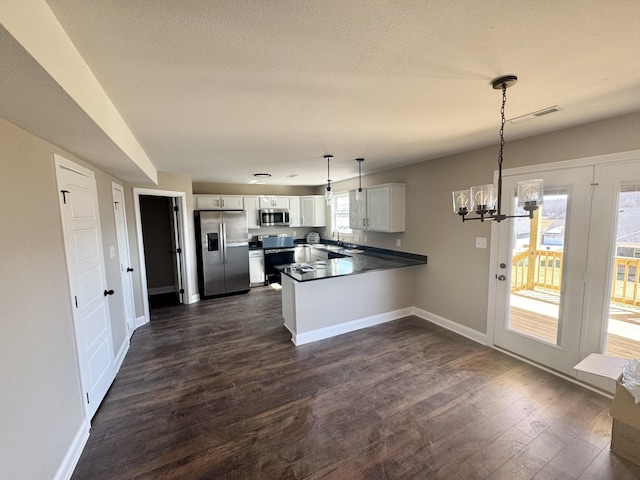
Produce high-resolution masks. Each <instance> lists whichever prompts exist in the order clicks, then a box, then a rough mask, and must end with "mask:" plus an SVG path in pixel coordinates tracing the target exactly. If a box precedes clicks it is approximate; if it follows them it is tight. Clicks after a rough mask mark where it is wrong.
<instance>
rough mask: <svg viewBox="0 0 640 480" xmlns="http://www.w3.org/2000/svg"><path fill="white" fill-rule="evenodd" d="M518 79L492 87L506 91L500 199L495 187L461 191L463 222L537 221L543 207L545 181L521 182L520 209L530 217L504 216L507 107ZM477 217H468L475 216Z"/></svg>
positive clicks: (456, 195) (457, 204)
mask: <svg viewBox="0 0 640 480" xmlns="http://www.w3.org/2000/svg"><path fill="white" fill-rule="evenodd" d="M517 81H518V77H516V76H515V75H506V76H504V77H498V78H496V79H495V80H494V81H493V82H492V84H493V88H494V89H495V90H500V89H501V90H502V108H501V109H500V116H501V119H502V122H501V124H500V151H499V153H498V195H497V197H496V194H495V191H494V188H493V184H488V185H475V186H473V187H471V188H470V189H468V190H458V191H455V192H453V211H454V212H455V213H457V214H458V215H460V217H462V221H463V222H465V221H467V220H480V221H481V222H484V221H485V220H495V221H496V222H501V221H502V220H505V219H507V218H520V217H529V218H533V212H534V211H535V210H537V209H538V206H539V205H542V197H543V194H544V187H543V183H542V180H540V179H536V180H524V181H522V182H518V206H520V207H522V208H523V209H524V210H525V211H526V212H528V213H527V214H526V215H505V214H503V213H502V150H503V148H504V123H505V116H504V106H505V104H506V103H507V88H509V87H511V86H513V85H515V83H516V82H517ZM474 208H475V210H474ZM474 211H475V213H476V215H478V216H477V217H467V215H468V214H470V213H471V212H474Z"/></svg>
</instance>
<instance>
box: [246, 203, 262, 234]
mask: <svg viewBox="0 0 640 480" xmlns="http://www.w3.org/2000/svg"><path fill="white" fill-rule="evenodd" d="M259 208H260V207H259V202H258V197H244V209H245V211H246V212H247V228H249V229H251V228H260V210H259Z"/></svg>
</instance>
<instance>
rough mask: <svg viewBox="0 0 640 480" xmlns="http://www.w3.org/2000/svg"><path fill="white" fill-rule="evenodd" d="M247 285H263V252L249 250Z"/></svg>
mask: <svg viewBox="0 0 640 480" xmlns="http://www.w3.org/2000/svg"><path fill="white" fill-rule="evenodd" d="M249 283H250V284H251V285H253V286H257V285H264V251H262V250H249Z"/></svg>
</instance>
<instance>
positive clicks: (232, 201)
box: [220, 195, 244, 210]
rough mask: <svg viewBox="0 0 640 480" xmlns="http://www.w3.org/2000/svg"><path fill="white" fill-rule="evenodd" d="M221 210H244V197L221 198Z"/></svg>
mask: <svg viewBox="0 0 640 480" xmlns="http://www.w3.org/2000/svg"><path fill="white" fill-rule="evenodd" d="M220 208H221V209H222V210H244V203H243V201H242V197H237V196H235V195H234V196H224V197H220Z"/></svg>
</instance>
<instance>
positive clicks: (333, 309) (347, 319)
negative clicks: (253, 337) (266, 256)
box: [281, 245, 427, 345]
mask: <svg viewBox="0 0 640 480" xmlns="http://www.w3.org/2000/svg"><path fill="white" fill-rule="evenodd" d="M314 248H320V249H322V248H327V249H328V251H329V252H332V253H334V254H335V253H338V252H339V250H336V249H335V247H334V246H333V245H331V246H315V247H314ZM342 252H344V253H342V254H339V255H340V257H341V258H329V259H327V260H321V261H316V262H313V263H308V264H300V263H296V264H292V265H289V266H286V267H284V268H282V269H281V270H282V278H281V284H282V316H283V318H284V325H285V327H286V328H287V329H288V330H289V331H290V332H291V341H292V342H293V343H294V344H295V345H302V344H305V343H310V342H314V341H317V340H321V339H324V338H330V337H333V336H336V335H340V334H342V333H347V332H351V331H353V330H358V329H361V328H365V327H369V326H372V325H377V324H379V323H384V322H388V321H390V320H395V319H397V318H401V317H404V316H407V315H410V314H411V307H412V305H413V293H414V292H413V290H414V285H415V275H416V274H417V272H418V268H417V267H419V268H424V267H421V266H424V265H426V263H427V257H426V256H424V255H414V254H409V253H402V252H393V251H389V250H381V249H367V250H353V249H351V250H350V249H344V250H342ZM351 252H361V253H351Z"/></svg>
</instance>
